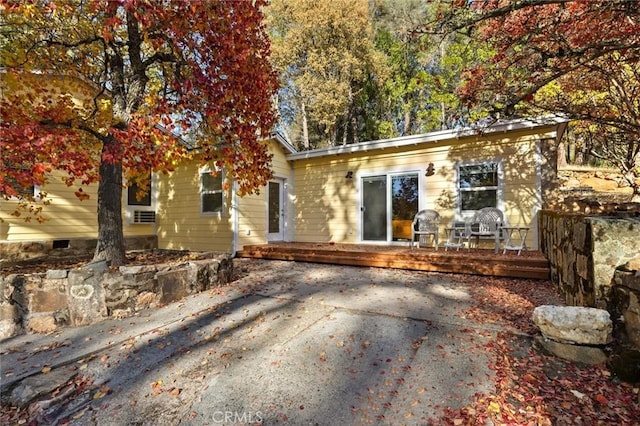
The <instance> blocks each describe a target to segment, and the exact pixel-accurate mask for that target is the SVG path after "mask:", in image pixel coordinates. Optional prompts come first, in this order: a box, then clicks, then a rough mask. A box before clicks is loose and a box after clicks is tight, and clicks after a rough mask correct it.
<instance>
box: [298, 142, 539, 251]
mask: <svg viewBox="0 0 640 426" xmlns="http://www.w3.org/2000/svg"><path fill="white" fill-rule="evenodd" d="M540 137H546V134H545V135H541V134H535V135H530V134H527V132H524V131H523V132H518V133H512V134H511V135H509V138H507V137H505V135H504V134H498V135H495V134H494V135H489V136H475V137H467V138H461V139H459V140H457V141H453V142H451V141H447V142H446V143H429V144H421V145H416V146H415V147H413V148H412V147H403V148H388V149H380V150H376V151H370V152H365V153H362V152H361V153H357V154H343V155H335V156H327V157H320V158H312V159H309V160H298V161H296V162H295V165H294V174H295V178H294V180H295V182H296V205H295V208H296V216H295V241H300V242H312V241H320V242H325V241H335V242H349V243H353V242H357V241H358V240H359V232H360V230H359V229H357V227H358V226H359V222H360V214H361V213H360V209H359V206H360V196H361V195H360V192H359V186H360V182H359V178H360V176H361V175H375V174H377V173H380V174H387V173H393V172H398V171H402V172H418V174H419V179H421V181H422V184H423V186H422V192H421V194H420V196H421V201H420V205H421V208H431V209H436V210H438V211H439V212H440V214H441V215H442V228H443V230H442V234H443V235H444V227H445V226H446V224H448V223H450V222H451V220H453V219H454V218H455V216H456V211H455V199H456V196H457V189H456V182H455V176H456V165H457V164H458V163H467V162H471V161H485V160H498V161H502V163H503V167H504V181H503V184H504V186H503V190H504V198H503V199H504V211H505V216H506V220H507V221H508V223H509V224H510V225H521V226H532V227H533V226H534V225H535V224H534V223H533V218H534V214H535V208H536V207H537V202H538V199H537V194H536V185H537V181H536V164H535V161H534V159H535V156H534V152H535V143H536V140H537V139H538V138H540ZM429 163H433V164H434V169H435V174H434V175H433V176H428V177H425V171H426V168H427V166H428V164H429ZM347 171H353V173H354V178H353V179H351V180H349V179H346V178H345V175H346V173H347ZM528 245H529V246H530V247H531V246H533V233H530V235H529V237H528Z"/></svg>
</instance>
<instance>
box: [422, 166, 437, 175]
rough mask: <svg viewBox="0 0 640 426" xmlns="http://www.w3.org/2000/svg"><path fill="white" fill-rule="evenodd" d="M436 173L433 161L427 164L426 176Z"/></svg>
mask: <svg viewBox="0 0 640 426" xmlns="http://www.w3.org/2000/svg"><path fill="white" fill-rule="evenodd" d="M435 174H436V171H435V169H434V168H433V163H429V165H428V166H427V172H426V173H425V174H424V175H425V176H433V175H435Z"/></svg>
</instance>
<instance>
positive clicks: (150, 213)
mask: <svg viewBox="0 0 640 426" xmlns="http://www.w3.org/2000/svg"><path fill="white" fill-rule="evenodd" d="M154 178H155V176H154V175H153V174H152V173H149V178H148V180H146V181H144V182H139V183H138V182H135V181H132V182H130V183H129V186H128V187H127V191H126V193H125V195H124V196H125V202H126V206H127V220H128V222H129V223H131V224H145V223H147V224H149V223H155V222H156V204H157V199H156V197H157V193H154V191H153V188H154Z"/></svg>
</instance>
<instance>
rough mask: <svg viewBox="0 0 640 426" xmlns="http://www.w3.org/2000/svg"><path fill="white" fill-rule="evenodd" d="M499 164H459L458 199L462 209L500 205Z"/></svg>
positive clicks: (471, 209) (477, 208) (470, 209)
mask: <svg viewBox="0 0 640 426" xmlns="http://www.w3.org/2000/svg"><path fill="white" fill-rule="evenodd" d="M499 179H500V173H499V164H498V163H497V162H495V161H492V162H486V163H474V164H462V165H460V166H458V200H459V208H460V210H461V211H473V210H479V209H481V208H483V207H499V206H498V201H499V187H500V185H499Z"/></svg>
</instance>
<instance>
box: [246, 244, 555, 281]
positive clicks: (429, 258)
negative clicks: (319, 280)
mask: <svg viewBox="0 0 640 426" xmlns="http://www.w3.org/2000/svg"><path fill="white" fill-rule="evenodd" d="M237 256H238V257H246V258H258V259H273V260H289V261H298V262H312V263H326V264H335V265H348V266H366V267H380V268H395V269H408V270H416V271H429V272H445V273H458V274H472V275H486V276H496V277H509V278H528V279H539V280H547V279H549V274H550V270H549V263H548V261H547V260H546V259H545V258H544V257H541V256H515V255H504V256H503V255H500V254H498V255H492V256H487V255H486V254H484V255H474V253H465V254H464V255H460V253H459V252H455V251H453V252H445V251H443V250H440V251H438V252H435V251H425V250H395V251H392V250H388V251H387V250H385V249H384V248H381V249H380V251H372V250H371V249H369V250H366V251H358V250H355V249H354V250H348V249H344V248H341V249H340V250H336V249H332V248H330V246H328V245H327V247H324V246H323V245H318V246H317V247H308V246H299V247H297V246H296V244H289V245H279V244H274V245H255V246H245V248H244V249H243V250H241V251H239V252H238V253H237Z"/></svg>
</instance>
